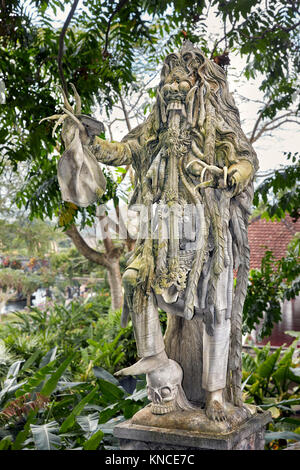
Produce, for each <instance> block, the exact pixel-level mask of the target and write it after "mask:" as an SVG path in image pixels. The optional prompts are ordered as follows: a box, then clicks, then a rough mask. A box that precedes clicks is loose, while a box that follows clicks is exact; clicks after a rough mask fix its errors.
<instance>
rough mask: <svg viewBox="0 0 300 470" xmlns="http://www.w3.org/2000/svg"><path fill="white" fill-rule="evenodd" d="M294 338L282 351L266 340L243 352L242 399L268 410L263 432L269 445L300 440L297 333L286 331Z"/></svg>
mask: <svg viewBox="0 0 300 470" xmlns="http://www.w3.org/2000/svg"><path fill="white" fill-rule="evenodd" d="M287 333H289V334H290V335H292V336H296V338H297V339H296V340H295V341H294V342H293V343H292V344H291V346H289V347H288V348H287V349H285V350H284V351H283V347H280V348H277V349H276V350H275V351H273V352H272V351H271V350H270V349H271V348H270V343H268V344H267V345H266V346H264V347H263V348H256V347H253V348H252V349H251V351H250V353H243V382H244V400H245V402H246V403H251V404H255V405H257V406H259V407H260V408H262V409H263V410H269V411H270V412H271V414H272V417H273V422H272V423H271V424H269V426H268V431H267V433H266V444H267V445H268V447H269V448H271V449H272V448H276V449H278V448H279V444H278V441H279V440H280V446H281V447H284V446H286V445H287V442H288V441H300V420H299V417H297V414H296V413H297V412H296V410H297V409H299V405H300V355H299V348H297V345H299V339H300V333H299V332H292V331H291V332H287Z"/></svg>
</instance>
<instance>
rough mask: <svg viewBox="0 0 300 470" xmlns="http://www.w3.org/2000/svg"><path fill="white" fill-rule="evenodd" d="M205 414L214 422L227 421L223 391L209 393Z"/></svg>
mask: <svg viewBox="0 0 300 470" xmlns="http://www.w3.org/2000/svg"><path fill="white" fill-rule="evenodd" d="M205 414H206V416H207V417H208V418H209V419H211V420H212V421H217V422H224V421H226V413H225V405H224V398H223V389H222V390H216V391H214V392H208V393H207V399H206V405H205Z"/></svg>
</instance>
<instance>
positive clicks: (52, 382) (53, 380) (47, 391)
mask: <svg viewBox="0 0 300 470" xmlns="http://www.w3.org/2000/svg"><path fill="white" fill-rule="evenodd" d="M74 356H75V353H72V354H70V355H69V356H68V357H67V358H66V359H65V360H64V361H63V363H62V364H61V365H60V366H59V368H58V369H57V371H55V372H54V373H53V374H52V375H51V377H50V379H48V380H47V382H46V383H45V384H44V386H43V388H42V390H41V394H42V395H44V396H46V397H48V396H50V395H51V393H52V392H53V391H54V390H55V388H56V386H57V383H58V381H59V379H60V378H61V376H62V374H63V373H64V371H65V370H66V368H67V367H68V365H69V364H70V362H71V361H72V360H73V358H74Z"/></svg>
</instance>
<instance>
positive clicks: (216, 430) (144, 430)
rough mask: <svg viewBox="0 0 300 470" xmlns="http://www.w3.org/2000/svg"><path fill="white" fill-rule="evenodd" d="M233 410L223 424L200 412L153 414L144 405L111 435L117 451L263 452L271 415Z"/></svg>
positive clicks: (254, 410) (251, 410) (254, 411)
mask: <svg viewBox="0 0 300 470" xmlns="http://www.w3.org/2000/svg"><path fill="white" fill-rule="evenodd" d="M232 408H235V407H232ZM235 411H236V413H235V412H234V410H232V412H231V413H230V414H229V418H228V420H227V423H214V422H212V421H211V420H209V419H208V418H207V417H206V415H205V413H204V411H203V410H201V409H199V410H195V411H194V410H193V411H181V410H180V411H174V412H172V413H168V414H166V415H154V414H152V413H151V409H150V406H146V407H145V408H143V409H142V410H140V411H139V412H138V413H136V414H135V415H134V416H133V417H132V418H131V419H130V420H128V421H125V422H123V423H121V424H118V425H117V426H116V427H115V429H114V435H115V437H117V438H118V439H119V442H120V449H121V450H263V449H264V443H265V441H264V435H265V426H266V424H267V423H269V422H270V421H272V418H271V414H270V413H269V412H268V411H266V412H256V409H255V407H251V408H250V407H248V408H247V410H246V409H244V410H243V409H239V408H235Z"/></svg>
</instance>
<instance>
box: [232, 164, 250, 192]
mask: <svg viewBox="0 0 300 470" xmlns="http://www.w3.org/2000/svg"><path fill="white" fill-rule="evenodd" d="M252 174H253V167H252V165H251V163H250V162H249V161H248V160H241V161H239V162H238V163H234V164H233V165H231V166H230V167H229V168H228V176H227V180H228V185H229V186H231V187H233V188H234V195H237V194H239V193H241V192H242V191H243V190H244V189H245V187H246V186H247V184H248V183H249V180H250V178H251V176H252Z"/></svg>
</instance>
